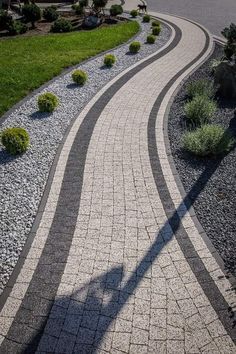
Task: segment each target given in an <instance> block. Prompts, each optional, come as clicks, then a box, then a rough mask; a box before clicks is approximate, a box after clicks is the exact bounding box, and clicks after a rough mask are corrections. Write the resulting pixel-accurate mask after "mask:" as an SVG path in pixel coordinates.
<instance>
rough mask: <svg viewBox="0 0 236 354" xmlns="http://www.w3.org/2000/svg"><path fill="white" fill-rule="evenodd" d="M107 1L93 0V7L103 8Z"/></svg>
mask: <svg viewBox="0 0 236 354" xmlns="http://www.w3.org/2000/svg"><path fill="white" fill-rule="evenodd" d="M107 1H108V0H93V7H94V8H95V9H97V10H98V9H103V8H104V7H105V6H106V4H107Z"/></svg>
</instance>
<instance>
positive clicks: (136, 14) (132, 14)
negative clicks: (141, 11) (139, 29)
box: [130, 10, 138, 18]
mask: <svg viewBox="0 0 236 354" xmlns="http://www.w3.org/2000/svg"><path fill="white" fill-rule="evenodd" d="M130 15H131V16H132V17H133V18H135V17H137V16H138V10H131V11H130Z"/></svg>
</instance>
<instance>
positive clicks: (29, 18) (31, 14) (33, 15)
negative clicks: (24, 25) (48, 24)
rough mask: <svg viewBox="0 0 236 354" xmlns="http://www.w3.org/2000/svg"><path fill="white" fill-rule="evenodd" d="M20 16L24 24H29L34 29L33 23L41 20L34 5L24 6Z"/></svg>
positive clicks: (37, 8)
mask: <svg viewBox="0 0 236 354" xmlns="http://www.w3.org/2000/svg"><path fill="white" fill-rule="evenodd" d="M22 14H23V16H24V18H25V20H26V22H31V24H32V27H33V28H35V22H36V21H38V20H40V18H41V10H40V8H39V7H38V6H37V5H36V4H26V5H24V6H23V7H22Z"/></svg>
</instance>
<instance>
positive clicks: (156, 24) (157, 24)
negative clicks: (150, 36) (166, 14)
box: [152, 20, 161, 27]
mask: <svg viewBox="0 0 236 354" xmlns="http://www.w3.org/2000/svg"><path fill="white" fill-rule="evenodd" d="M152 27H161V23H160V22H159V21H157V20H155V21H152Z"/></svg>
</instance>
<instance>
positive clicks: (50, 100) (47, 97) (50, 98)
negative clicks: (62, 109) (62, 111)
mask: <svg viewBox="0 0 236 354" xmlns="http://www.w3.org/2000/svg"><path fill="white" fill-rule="evenodd" d="M58 104H59V100H58V98H57V96H56V95H54V94H53V93H51V92H46V93H43V94H42V95H40V96H39V97H38V107H39V111H40V112H53V111H54V110H55V108H56V107H57V106H58Z"/></svg>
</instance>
